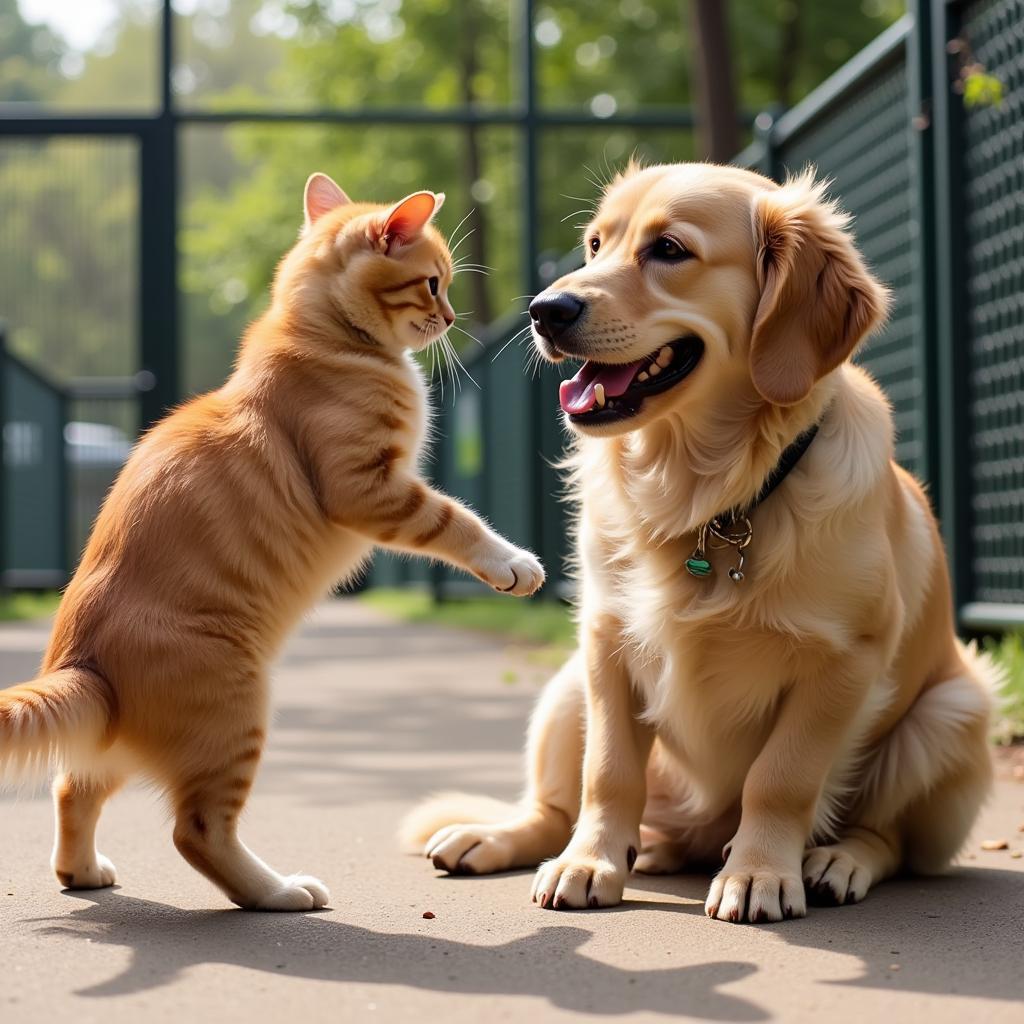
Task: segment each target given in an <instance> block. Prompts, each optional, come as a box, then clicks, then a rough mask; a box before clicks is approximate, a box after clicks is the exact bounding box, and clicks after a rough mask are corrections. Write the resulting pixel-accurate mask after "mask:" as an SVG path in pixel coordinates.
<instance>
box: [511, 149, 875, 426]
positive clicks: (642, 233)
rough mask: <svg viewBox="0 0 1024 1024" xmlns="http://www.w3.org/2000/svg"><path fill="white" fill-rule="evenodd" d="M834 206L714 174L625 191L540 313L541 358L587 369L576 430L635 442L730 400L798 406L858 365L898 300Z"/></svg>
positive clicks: (614, 188) (657, 172)
mask: <svg viewBox="0 0 1024 1024" xmlns="http://www.w3.org/2000/svg"><path fill="white" fill-rule="evenodd" d="M823 193H824V185H822V184H816V183H815V182H814V180H813V177H812V175H811V174H809V173H807V174H804V175H802V176H800V177H798V178H794V179H792V180H790V181H789V182H787V183H786V184H785V185H782V186H779V185H776V184H774V183H773V182H771V181H769V180H768V179H766V178H763V177H761V176H760V175H758V174H754V173H751V172H749V171H743V170H740V169H738V168H732V167H719V166H711V165H707V164H676V165H667V166H660V167H650V168H647V169H646V170H638V169H635V168H632V167H631V168H630V169H628V170H627V171H626V172H625V173H624V174H622V175H620V176H619V177H618V178H617V179H616V180H615V181H614V182H612V184H611V185H610V186H609V188H608V189H607V191H606V193H605V195H604V198H603V201H602V202H601V205H600V208H599V209H598V211H597V214H596V216H595V217H594V219H593V221H592V222H591V223H590V224H589V225H588V226H587V228H586V231H585V233H584V239H583V242H584V249H585V252H586V265H585V266H584V267H582V268H581V269H579V270H576V271H574V272H573V273H571V274H567V275H566V276H565V277H562V278H560V279H559V280H558V281H556V282H555V283H554V284H552V285H551V287H549V288H547V289H546V290H545V291H543V292H541V293H540V294H539V295H538V296H537V297H536V298H535V299H534V300H533V302H532V303H531V305H530V315H531V317H532V320H533V334H534V341H535V343H536V345H537V346H538V348H539V349H540V351H541V353H542V354H543V355H544V356H545V357H546V358H548V359H549V360H551V361H554V362H558V361H561V360H562V359H565V358H569V359H578V360H584V363H583V366H582V367H581V368H580V370H579V372H578V373H577V374H576V375H575V376H574V377H573V378H572V379H571V380H569V381H564V382H563V383H562V386H561V391H560V401H561V405H562V409H563V411H564V412H565V414H566V418H567V420H568V421H569V423H570V424H571V425H572V426H573V428H574V429H576V430H577V431H579V432H580V433H584V434H590V435H598V436H601V435H604V436H607V435H609V434H620V433H624V432H626V431H629V430H635V429H637V428H638V427H641V426H643V425H645V424H647V423H649V422H651V421H652V420H654V419H656V418H658V417H661V416H664V415H666V414H668V413H670V412H676V413H683V414H684V415H685V414H686V411H687V407H688V406H690V407H691V408H693V409H694V410H697V409H698V407H699V406H700V405H701V404H702V403H706V402H716V401H722V400H725V399H726V398H727V392H728V391H734V392H738V391H742V392H744V393H745V394H750V395H752V396H754V398H755V399H757V400H759V401H763V402H766V403H771V404H773V405H780V406H789V405H795V404H797V403H798V402H800V401H802V400H803V399H804V398H806V397H807V396H808V395H809V394H810V392H811V391H812V389H813V388H814V386H815V384H816V383H817V382H818V381H819V380H821V379H822V378H823V377H824V376H825V375H826V374H828V373H829V372H830V371H832V370H834V369H835V368H836V367H837V366H838V365H839V364H840V363H842V362H843V361H844V360H846V359H848V358H849V357H850V355H851V354H852V353H853V350H854V349H855V347H856V345H857V343H858V342H859V341H860V340H861V339H862V338H863V337H864V336H865V335H866V334H868V333H869V332H870V331H871V330H873V329H874V328H875V327H877V326H878V325H879V324H880V323H881V322H882V320H883V319H884V317H885V311H886V304H887V295H886V291H885V289H884V288H883V287H882V286H881V285H880V284H879V283H878V281H876V280H875V278H874V277H872V275H871V274H870V273H869V272H868V270H867V268H866V267H865V265H864V263H863V261H862V259H861V257H860V255H859V254H858V252H857V250H856V248H855V247H854V244H853V242H852V240H851V238H850V236H849V234H848V233H847V231H846V226H847V221H848V218H847V217H846V216H845V215H843V214H841V213H840V212H839V211H838V210H837V209H836V207H835V206H834V205H833V204H832V203H830V202H829V201H828V200H826V199H825V198H824V194H823Z"/></svg>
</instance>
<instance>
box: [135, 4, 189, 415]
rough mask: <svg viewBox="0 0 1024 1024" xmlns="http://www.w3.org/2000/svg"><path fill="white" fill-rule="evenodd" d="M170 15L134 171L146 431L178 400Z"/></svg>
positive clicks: (175, 179) (175, 148)
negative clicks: (155, 106) (153, 111)
mask: <svg viewBox="0 0 1024 1024" xmlns="http://www.w3.org/2000/svg"><path fill="white" fill-rule="evenodd" d="M173 37H174V15H173V12H172V10H171V0H164V6H163V14H162V35H161V66H160V71H161V78H160V81H161V108H160V112H159V113H158V114H157V116H156V117H154V118H152V119H151V120H150V121H148V122H147V124H146V128H145V131H144V132H143V133H142V155H141V164H142V166H141V171H140V175H139V177H140V196H139V206H140V210H139V215H140V216H139V224H140V244H139V251H140V261H141V267H140V288H139V291H140V295H139V307H140V308H139V333H140V357H141V363H142V371H143V373H147V374H149V375H151V376H148V377H147V378H146V380H147V382H148V381H150V380H151V381H152V387H151V388H150V389H149V390H146V391H143V392H142V396H141V420H142V422H141V424H140V425H141V427H142V429H146V428H147V427H150V426H152V425H153V424H154V423H155V422H156V421H157V420H158V419H160V417H161V416H163V415H164V413H165V412H166V411H167V410H168V409H169V408H170V407H171V406H172V405H174V404H175V403H176V402H177V401H178V400H179V398H180V397H181V395H180V386H179V366H178V272H177V271H178V256H177V231H178V145H177V142H178V138H177V135H178V129H177V124H176V121H175V116H174V108H173V102H174V97H173V92H172V88H171V72H172V71H173V62H174V47H173Z"/></svg>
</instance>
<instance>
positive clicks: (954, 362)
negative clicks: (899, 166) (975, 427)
mask: <svg viewBox="0 0 1024 1024" xmlns="http://www.w3.org/2000/svg"><path fill="white" fill-rule="evenodd" d="M959 22H960V12H959V11H958V10H957V9H956V8H955V7H954V6H953V5H952V4H950V3H948V2H947V0H931V49H932V54H933V61H932V65H933V66H932V139H933V146H932V163H933V167H934V190H935V203H934V248H935V270H934V273H935V294H934V305H933V310H934V317H935V320H934V324H933V330H934V332H935V333H934V339H935V341H934V345H935V363H934V364H933V365H934V366H935V369H936V380H935V385H936V386H935V389H934V392H935V394H934V399H933V409H934V412H935V413H936V416H935V422H936V424H937V431H936V437H935V440H936V442H937V452H936V455H935V457H934V459H935V461H936V462H938V463H940V465H941V469H940V471H939V479H938V485H937V487H936V489H935V494H936V497H937V504H938V510H939V515H940V518H941V525H942V536H943V539H944V541H945V543H946V550H947V552H948V555H949V568H950V574H951V578H952V584H953V602H954V608H955V609H956V612H957V615H959V611H960V609H961V608H962V607H963V606H964V605H965V604H966V603H967V602H968V601H970V600H971V599H972V595H973V592H974V586H973V580H972V558H971V526H970V513H971V505H970V500H971V498H970V495H971V489H970V437H969V433H968V429H969V423H968V415H967V413H968V409H967V402H968V401H969V392H968V377H967V375H968V372H969V367H968V364H967V346H966V337H967V323H966V312H967V310H966V307H967V303H966V299H967V288H966V277H967V275H966V270H967V268H966V265H965V259H964V253H965V238H964V193H963V164H962V147H963V102H962V100H961V99H960V97H959V96H958V95H956V94H955V93H954V92H953V89H952V82H953V79H954V77H955V63H954V61H955V57H954V56H952V55H950V54H949V53H948V52H947V44H948V42H949V40H951V39H954V38H955V37H956V36H957V34H958V32H959Z"/></svg>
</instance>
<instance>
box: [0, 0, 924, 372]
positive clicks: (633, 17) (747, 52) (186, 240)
mask: <svg viewBox="0 0 1024 1024" xmlns="http://www.w3.org/2000/svg"><path fill="white" fill-rule="evenodd" d="M692 5H696V6H692ZM700 6H701V0H615V2H609V3H601V4H586V5H584V4H579V3H569V2H551V3H541V4H538V7H537V15H536V23H535V30H534V34H535V39H534V43H535V46H536V61H537V89H538V96H539V99H540V102H541V103H542V104H543V105H544V106H545V107H549V108H567V107H571V108H575V109H580V108H584V109H588V110H590V111H591V112H593V113H594V114H595V115H596V116H597V117H600V118H605V117H610V116H612V115H613V114H615V113H616V112H617V111H633V110H641V109H648V108H651V107H659V106H662V107H664V106H686V105H690V104H691V103H693V102H694V99H695V92H694V83H695V82H697V83H698V88H697V94H700V93H701V86H700V83H704V84H703V90H704V102H703V105H701V106H700V107H699V108H698V109H699V110H700V111H704V112H705V113H706V114H707V108H708V102H709V101H712V100H713V101H715V104H714V105H715V108H716V110H718V111H719V115H718V116H719V118H722V117H725V118H729V116H730V115H729V114H728V110H729V109H730V107H731V108H732V109H733V111H734V113H733V115H732V118H731V119H732V121H733V127H734V129H735V134H734V135H733V136H732V138H734V139H735V141H736V143H737V144H743V143H744V142H745V141H746V132H745V130H743V129H740V128H738V127H737V126H738V124H739V114H738V112H740V111H751V112H752V111H756V110H758V109H761V108H764V107H767V106H788V105H791V104H792V103H794V102H796V101H798V100H799V99H800V98H801V97H802V96H803V95H805V94H806V93H807V92H809V91H810V90H811V89H812V88H813V87H814V86H815V85H817V84H818V83H819V82H821V81H822V80H823V79H824V78H825V77H827V76H828V74H830V73H831V72H832V71H833V70H835V69H836V68H837V67H838V66H839V65H840V64H842V63H843V62H844V61H845V60H846V59H848V58H849V57H851V56H852V55H853V54H854V53H855V52H856V51H857V50H859V49H860V48H861V47H862V46H863V45H864V44H865V43H867V42H868V41H870V40H871V39H872V38H873V37H874V36H876V35H877V34H878V33H879V32H880V31H881V30H882V29H884V28H885V27H886V26H887V25H889V24H890V23H891V22H893V21H894V20H895V19H896V18H897V17H899V15H900V14H902V13H903V9H904V4H903V3H902V2H899V0H827V2H826V0H815V2H812V0H729V2H728V4H726V3H725V2H723V3H721V4H714V5H704V6H705V7H707V6H715V7H717V8H718V11H719V13H721V14H724V15H725V17H724V18H723V19H721V20H720V22H719V23H718V26H717V27H718V31H717V33H714V32H713V33H712V36H711V37H708V36H707V35H706V33H705V34H704V38H705V39H709V38H710V40H711V42H710V43H709V44H708V47H709V48H706V49H704V51H703V52H704V56H705V60H704V62H703V68H704V73H703V74H701V75H699V74H698V71H699V68H700V66H701V65H698V64H697V63H696V62H695V53H696V52H697V49H698V43H697V40H698V39H699V38H700V37H701V36H700V34H699V33H698V31H697V28H698V27H699V26H700V25H701V24H702V21H701V19H700V17H699V14H700V10H699V8H700ZM90 7H94V8H96V9H97V10H99V9H100V8H102V17H101V16H100V15H97V16H96V17H95V18H94V19H93V20H94V24H92V25H91V26H90V23H89V20H88V15H87V13H86V12H84V11H83V10H81V8H90ZM175 8H176V24H175V39H176V56H177V63H176V67H175V71H174V88H175V91H176V95H177V102H178V103H179V104H180V105H181V106H183V107H189V108H197V109H202V110H225V109H232V108H240V107H244V108H246V109H254V108H255V109H261V108H272V109H284V110H294V111H298V110H304V109H309V108H344V109H352V110H358V109H363V108H373V107H387V106H397V105H403V106H408V105H422V106H424V107H427V108H435V109H436V108H443V107H447V106H452V105H463V104H465V105H467V106H475V107H483V108H488V107H507V106H509V105H512V104H514V103H515V102H516V101H517V99H518V96H519V82H518V81H517V74H516V72H517V57H516V48H517V37H516V27H517V20H518V11H517V5H516V4H514V3H512V4H510V3H509V0H415V2H413V0H177V2H176V4H175ZM706 13H707V12H706V11H705V14H706ZM158 19H159V5H158V4H157V3H156V2H155V0H106V2H105V3H104V4H93V5H90V4H82V5H72V4H67V3H66V2H64V0H0V101H11V102H34V103H40V104H45V105H46V106H47V107H50V108H60V109H75V110H97V109H102V110H105V111H109V110H148V109H152V108H153V106H154V104H155V103H156V100H157V56H158V54H157V41H158V35H157V25H158ZM723 62H724V65H723ZM723 66H724V67H725V68H726V69H729V68H731V73H729V74H728V77H727V78H726V79H725V81H727V82H729V83H731V87H732V90H733V94H734V99H733V100H732V101H729V99H728V97H727V96H723V95H722V94H721V86H720V85H719V86H716V85H715V84H714V82H715V80H714V73H715V72H721V71H722V68H723ZM709 73H710V75H709ZM722 109H725V110H726V113H725V114H722V113H721V110H722ZM710 127H711V125H710V123H709V116H705V117H704V119H703V121H702V123H701V125H700V130H699V131H698V132H696V133H691V132H688V131H680V130H665V129H656V130H654V129H652V130H634V129H624V128H622V127H618V126H614V125H611V124H609V125H601V124H600V123H598V124H595V126H593V127H586V128H572V129H565V128H559V129H545V130H544V132H543V133H542V137H541V140H540V152H541V161H540V163H541V166H540V191H541V204H542V205H541V223H540V225H539V228H540V235H541V240H542V244H543V248H544V249H545V250H546V251H547V252H549V253H550V254H552V255H553V256H554V255H559V254H561V253H563V252H566V251H568V250H569V249H571V248H572V247H573V246H574V245H575V244H576V242H577V236H578V227H577V225H578V224H579V223H580V222H581V221H582V220H584V219H585V218H586V216H587V213H586V210H587V209H588V207H589V205H590V204H591V203H592V202H593V201H594V199H595V197H596V195H597V192H598V188H599V185H600V183H601V181H602V180H604V179H605V178H606V177H607V176H608V175H609V174H611V173H612V171H613V170H614V168H615V167H617V166H619V165H621V164H622V163H623V162H624V160H625V159H626V158H627V157H628V156H629V154H630V153H631V152H633V151H636V152H638V153H639V154H640V155H641V156H643V157H644V158H646V159H649V160H680V159H691V158H694V157H701V156H704V155H706V154H713V155H714V156H716V157H718V158H721V157H722V156H723V154H724V149H725V148H728V147H730V146H732V144H733V143H732V141H731V139H730V136H729V134H728V132H727V131H726V133H725V134H724V135H723V134H722V132H721V131H719V132H718V137H720V138H719V141H718V142H717V144H713V140H712V133H710V131H709V130H708V129H710ZM719 127H720V128H721V124H720V125H719ZM726 127H728V126H726ZM723 140H724V141H723ZM68 145H71V143H68V142H66V141H65V142H59V143H58V142H54V143H46V142H20V141H19V142H17V143H14V144H12V145H8V146H5V147H4V150H3V152H2V154H0V223H3V224H4V228H3V233H4V241H3V245H4V248H5V250H6V251H7V252H11V253H18V254H19V258H20V260H21V261H22V262H21V265H20V266H19V267H18V268H17V272H15V273H5V274H4V275H3V276H2V278H0V311H3V313H4V315H6V316H8V317H9V318H10V319H11V320H12V323H13V324H14V327H15V331H14V343H15V345H16V347H18V348H19V350H20V351H22V353H23V354H25V355H27V356H28V357H30V358H31V359H33V360H34V361H36V362H40V363H42V364H43V365H45V366H46V367H47V368H48V369H49V370H50V371H52V372H54V373H56V374H57V375H62V376H68V375H74V374H86V373H89V374H95V373H128V372H131V371H132V370H134V368H135V366H134V362H133V360H134V350H133V340H132V330H133V324H134V320H133V317H134V312H133V309H132V305H131V304H132V302H133V301H134V300H133V298H132V296H131V294H129V293H130V292H131V287H130V284H129V283H128V282H129V280H130V277H131V261H132V260H134V259H135V253H134V248H133V245H134V242H133V239H134V234H133V232H134V227H133V224H134V218H135V216H136V208H135V203H136V200H135V195H134V191H133V190H134V178H133V175H132V167H133V164H132V160H133V156H132V154H131V153H127V152H126V153H124V154H122V155H121V156H120V157H116V158H115V157H112V156H111V155H110V154H107V155H105V156H104V155H103V154H102V153H100V152H99V150H98V148H97V147H95V146H94V147H88V146H84V147H82V148H81V150H80V151H79V152H78V154H77V156H76V158H75V163H74V165H73V166H74V168H75V181H74V188H72V187H71V186H70V185H69V184H68V183H67V182H66V181H63V180H62V176H61V173H59V172H58V169H59V168H62V167H64V168H66V166H67V162H66V159H64V160H63V162H62V160H57V159H56V158H54V159H52V160H50V161H49V162H48V161H47V152H48V147H54V146H68ZM181 149H182V153H181V158H182V170H183V185H184V188H183V195H182V221H183V222H182V227H181V247H180V268H181V285H182V313H183V325H182V326H183V345H184V354H185V365H184V367H183V370H184V377H185V382H186V387H187V388H188V389H189V390H201V389H205V388H208V387H212V386H215V385H217V384H218V383H219V382H220V381H221V380H222V379H223V377H224V375H225V373H226V372H227V370H228V368H229V366H230V362H231V359H232V356H233V352H234V349H235V346H236V344H237V340H238V337H239V334H240V333H241V332H242V330H243V329H244V326H245V324H246V322H247V321H248V320H250V319H251V318H252V317H253V316H254V315H256V314H257V313H258V312H259V311H260V309H261V308H262V307H263V305H264V304H265V302H266V294H267V284H268V282H269V279H270V276H271V274H272V272H273V268H274V264H275V261H276V260H277V259H278V257H279V256H280V254H281V253H282V251H283V250H284V249H285V248H286V247H287V246H288V245H290V244H291V242H292V241H293V240H294V238H295V233H296V231H297V228H298V225H299V222H300V203H301V191H302V185H303V182H304V181H305V178H306V176H307V175H308V174H309V172H310V171H311V170H314V169H322V170H325V171H328V172H329V173H331V174H332V175H334V176H335V177H336V178H337V179H338V181H339V182H340V183H341V184H342V186H343V187H344V188H345V189H346V190H347V191H348V192H349V193H350V194H352V195H354V196H358V197H359V198H364V199H371V200H379V201H388V200H394V199H397V198H400V197H401V196H402V195H404V194H405V193H407V192H410V191H413V190H414V189H417V188H432V189H437V190H443V191H445V192H447V194H448V202H447V203H446V205H445V208H444V210H443V211H442V215H441V227H442V228H443V229H445V230H449V231H450V230H452V229H453V228H454V227H455V226H456V224H458V223H459V222H460V221H462V220H463V218H466V220H465V224H464V226H463V230H467V229H471V230H472V232H473V233H472V234H471V235H470V236H469V237H468V238H467V240H466V242H465V243H464V246H463V252H467V253H469V254H470V255H471V262H473V263H475V264H479V265H481V266H487V267H490V268H491V271H490V276H487V277H484V276H483V275H481V274H476V273H467V274H465V275H463V278H462V279H461V280H460V282H459V285H458V288H457V291H456V295H455V301H456V307H457V308H458V309H460V310H461V311H467V312H469V311H472V315H471V316H470V317H468V318H467V320H466V321H465V322H466V324H467V325H469V324H472V323H477V324H480V323H485V322H487V321H489V320H490V319H492V318H493V317H495V316H497V315H500V314H501V313H502V312H504V311H505V310H507V309H508V308H509V307H510V302H511V301H512V299H513V296H515V295H516V294H517V293H518V292H520V291H521V290H522V287H521V281H522V277H523V275H522V268H521V266H520V253H521V246H520V239H519V237H518V232H519V226H518V217H517V210H518V208H519V203H520V198H519V190H520V187H521V186H520V162H519V156H520V154H519V152H518V137H517V134H516V132H515V130H514V129H512V128H509V127H500V126H499V127H490V126H488V127H482V126H469V127H462V126H459V127H451V126H430V125H426V124H420V125H416V126H412V127H406V126H372V127H371V126H362V125H290V124H273V125H255V124H248V125H235V126H224V125H216V124H202V125H200V124H193V125H190V126H188V127H186V128H185V129H184V130H183V132H182V143H181ZM724 155H728V154H724ZM48 167H50V168H52V173H51V172H49V171H48V170H47V168H48ZM65 173H66V172H65ZM72 193H74V196H73V198H72ZM70 206H73V207H74V208H73V209H71V208H69V207H70ZM69 217H77V218H78V219H79V221H80V222H81V224H82V225H84V226H85V228H88V230H85V229H83V230H81V231H79V232H78V235H79V236H80V241H79V242H78V243H76V247H75V250H74V251H67V248H68V247H67V244H66V238H67V229H66V221H67V218H69ZM40 282H42V283H40ZM44 285H45V286H46V287H47V288H48V289H49V290H48V291H47V295H52V296H55V298H54V299H53V300H52V301H51V302H50V303H49V308H48V311H47V315H46V316H45V317H43V318H42V319H40V317H39V316H38V315H37V316H35V322H34V323H33V324H32V325H31V329H30V330H18V329H17V327H18V325H17V316H16V314H17V311H18V309H19V308H20V304H22V305H23V304H24V303H25V302H26V301H28V299H27V298H26V296H30V295H31V294H32V290H33V289H34V288H35V289H37V290H38V288H40V287H43V286H44ZM12 311H13V312H12ZM468 329H469V330H470V331H472V330H473V327H472V326H468ZM122 336H123V337H122ZM69 338H73V340H74V344H69V342H68V339H69Z"/></svg>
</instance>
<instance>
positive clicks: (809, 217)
mask: <svg viewBox="0 0 1024 1024" xmlns="http://www.w3.org/2000/svg"><path fill="white" fill-rule="evenodd" d="M825 188H826V185H825V183H823V182H822V183H817V184H816V183H815V182H814V177H813V172H811V171H805V172H804V173H803V174H802V175H800V176H799V177H797V178H792V179H790V180H789V181H787V182H786V184H785V185H783V186H781V187H780V188H779V189H777V190H774V191H771V192H762V193H760V194H759V195H758V196H757V197H756V198H755V200H754V211H753V212H754V241H755V246H756V253H757V277H758V284H759V285H760V287H761V300H760V302H759V304H758V307H757V313H756V315H755V316H754V327H753V333H752V335H751V339H750V375H751V377H752V379H753V381H754V386H755V387H756V388H757V390H758V392H759V393H760V394H761V396H762V397H763V398H765V399H767V400H768V401H769V402H773V403H774V404H776V405H793V404H794V403H796V402H799V401H800V400H801V399H802V398H805V397H806V396H807V394H808V393H809V392H810V390H811V388H812V387H813V386H814V384H815V382H816V381H818V380H820V379H821V378H822V377H824V376H825V374H826V373H828V372H829V371H830V370H834V369H835V368H836V367H837V366H838V365H839V364H840V363H842V362H843V361H844V360H846V359H847V358H849V356H850V355H851V353H852V352H853V350H854V348H855V347H856V345H857V342H859V341H860V340H861V338H863V337H864V336H865V335H866V334H868V333H869V332H870V331H872V330H874V329H875V328H876V327H878V326H879V324H881V323H882V321H883V320H884V319H885V315H886V311H887V309H888V302H889V297H888V293H887V291H886V289H885V288H884V287H883V286H882V285H881V284H880V283H879V282H878V281H877V280H875V278H874V277H873V276H872V275H871V273H870V272H869V271H868V269H867V267H866V266H865V265H864V261H863V260H862V259H861V256H860V253H858V252H857V249H856V247H855V246H854V244H853V241H852V239H851V238H850V235H849V234H848V233H847V230H846V228H847V225H848V223H849V217H848V216H847V215H846V214H843V213H841V212H840V211H839V210H838V209H837V208H836V206H835V204H834V203H832V202H830V201H828V200H827V199H825V198H824V192H825Z"/></svg>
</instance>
